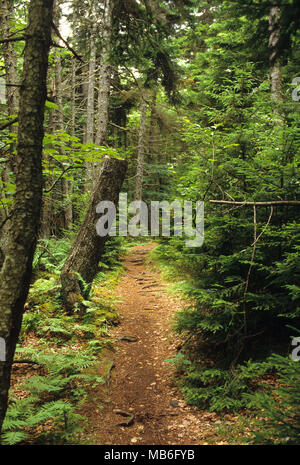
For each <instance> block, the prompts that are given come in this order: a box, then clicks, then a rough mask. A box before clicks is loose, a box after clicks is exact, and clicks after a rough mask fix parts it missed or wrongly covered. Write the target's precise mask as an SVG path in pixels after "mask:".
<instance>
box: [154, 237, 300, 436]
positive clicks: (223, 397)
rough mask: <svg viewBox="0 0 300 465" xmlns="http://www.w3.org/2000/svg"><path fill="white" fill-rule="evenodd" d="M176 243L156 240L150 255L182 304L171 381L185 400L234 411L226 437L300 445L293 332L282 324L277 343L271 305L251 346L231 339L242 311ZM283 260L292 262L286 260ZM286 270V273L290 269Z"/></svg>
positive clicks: (298, 366) (299, 370) (299, 375)
mask: <svg viewBox="0 0 300 465" xmlns="http://www.w3.org/2000/svg"><path fill="white" fill-rule="evenodd" d="M176 241H177V239H174V242H173V243H172V240H171V244H169V243H164V242H163V241H162V243H161V244H160V245H159V246H158V247H157V248H156V249H154V251H153V252H152V260H153V261H156V263H157V266H158V267H159V268H160V269H161V271H162V273H163V276H164V277H165V278H166V279H167V280H169V281H172V283H173V284H172V285H171V286H170V292H171V293H174V294H175V295H177V296H180V295H181V296H182V298H183V299H184V300H186V307H185V308H183V309H182V310H180V311H179V312H177V314H176V315H175V317H174V320H173V327H174V330H175V331H176V332H177V333H178V334H180V335H181V337H182V341H183V342H182V346H181V349H180V351H179V352H178V353H177V354H176V356H175V357H174V358H172V359H170V360H168V361H169V362H170V363H172V364H173V365H174V367H175V373H176V375H175V376H176V378H175V382H176V384H177V385H178V386H179V387H180V389H181V390H182V392H183V393H184V395H185V399H186V401H187V402H188V403H189V404H190V405H194V406H198V407H199V408H202V409H207V410H209V411H211V412H217V413H219V414H220V416H221V418H222V417H223V416H224V415H228V414H235V415H236V414H237V415H239V418H240V422H239V423H238V424H236V422H235V426H232V427H231V431H232V437H234V436H235V437H236V438H238V440H239V441H241V442H246V443H250V444H297V443H299V437H300V411H299V405H300V403H299V385H300V362H299V361H298V363H297V361H294V360H292V358H291V355H290V354H291V352H292V348H291V347H292V346H291V342H292V337H293V338H294V337H297V336H299V331H298V330H297V328H296V327H294V326H292V325H291V323H290V325H288V324H287V323H285V324H286V325H287V332H288V333H289V334H290V336H285V338H286V339H287V341H290V345H289V346H288V345H286V344H281V342H280V338H282V334H283V331H284V330H283V329H282V333H280V334H277V333H276V330H277V326H276V319H275V317H276V315H274V316H273V317H272V311H271V309H269V312H268V313H265V315H264V314H262V318H261V320H257V322H256V324H257V326H256V328H255V327H254V328H253V329H252V332H253V334H254V336H253V337H250V338H249V344H248V345H247V346H246V345H242V344H241V345H239V339H238V338H237V336H239V338H240V339H243V338H242V337H241V331H240V330H239V328H240V326H241V323H240V320H241V318H243V314H242V316H241V312H240V309H239V307H238V301H237V300H236V301H235V300H234V298H232V295H230V294H229V291H228V295H226V294H225V291H226V288H225V286H224V287H223V288H221V287H220V289H219V290H218V289H217V287H215V289H213V288H214V283H213V281H211V283H210V285H209V286H208V274H209V270H208V269H206V270H205V268H204V269H203V270H202V275H201V273H199V270H198V272H197V266H198V267H199V263H201V260H203V259H204V258H202V257H201V254H198V256H197V254H196V253H195V252H194V251H189V250H185V252H184V253H183V251H182V249H181V248H180V247H176V246H175V242H176ZM179 245H180V244H179ZM177 246H178V244H177ZM193 256H194V261H193ZM290 261H291V260H290ZM288 265H289V266H290V267H291V266H292V264H291V263H290V262H289V263H288ZM206 266H209V264H206ZM275 266H278V271H277V270H276V269H275V272H276V273H277V274H278V275H279V274H280V271H281V268H282V267H283V262H281V263H278V264H275ZM275 266H274V268H275ZM286 268H287V270H285V271H289V269H288V267H287V266H286ZM275 272H274V274H275ZM183 276H184V279H183V278H182V277H183ZM196 278H197V279H196ZM228 288H229V286H228ZM279 303H280V302H278V304H279ZM266 316H267V318H268V319H269V320H268V321H269V325H270V328H268V329H270V331H269V333H268V332H266V337H265V338H259V336H260V332H261V331H262V330H264V320H263V317H265V318H266ZM254 317H255V314H254V315H253V319H254ZM278 317H279V318H280V317H282V315H278ZM278 317H277V318H278ZM272 318H273V319H272ZM291 321H292V322H293V320H291ZM282 326H283V328H284V325H282ZM271 330H272V331H273V333H274V334H271ZM256 333H257V334H256ZM284 334H285V333H284ZM276 337H277V338H278V340H277V339H276ZM235 338H236V339H235ZM247 342H248V341H247ZM239 425H240V426H239ZM223 428H224V430H226V431H227V434H228V437H229V436H230V427H227V425H226V422H224V426H223ZM236 428H238V429H239V434H237V431H236V430H235V429H236ZM243 428H245V434H244V432H243ZM232 437H231V438H230V437H229V440H230V441H231V440H232Z"/></svg>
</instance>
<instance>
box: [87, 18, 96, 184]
mask: <svg viewBox="0 0 300 465" xmlns="http://www.w3.org/2000/svg"><path fill="white" fill-rule="evenodd" d="M95 72H96V25H95V23H94V24H93V25H92V30H91V42H90V60H89V77H88V95H87V108H86V112H87V117H86V136H85V143H86V144H93V143H94V131H95ZM92 179H93V163H90V162H88V163H87V164H86V189H87V190H89V189H90V185H91V182H92Z"/></svg>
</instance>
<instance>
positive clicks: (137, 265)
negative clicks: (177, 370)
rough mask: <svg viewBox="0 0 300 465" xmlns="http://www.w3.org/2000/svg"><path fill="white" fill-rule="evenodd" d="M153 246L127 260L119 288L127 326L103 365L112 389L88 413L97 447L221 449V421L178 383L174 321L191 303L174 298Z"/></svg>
mask: <svg viewBox="0 0 300 465" xmlns="http://www.w3.org/2000/svg"><path fill="white" fill-rule="evenodd" d="M153 247H154V244H148V245H142V246H136V247H134V248H133V249H132V250H131V251H130V252H129V254H128V255H127V256H126V258H125V259H124V260H123V265H124V268H125V270H126V275H125V276H124V277H123V279H122V281H121V282H120V284H119V286H118V288H117V289H116V295H117V297H118V298H119V299H120V301H121V302H120V304H119V317H120V324H119V325H118V326H117V327H116V328H114V329H113V330H112V334H113V336H114V337H115V339H116V341H117V342H116V344H115V345H114V350H110V351H106V354H105V357H104V361H103V364H104V365H105V366H106V369H105V370H106V376H107V374H109V376H108V378H109V383H106V385H100V386H99V387H97V388H95V389H94V390H93V393H91V394H90V399H91V398H92V399H93V400H90V401H89V405H88V406H87V407H88V408H87V409H86V408H85V414H86V415H87V417H88V422H89V427H88V430H89V442H90V443H93V444H109V445H128V444H146V445H168V444H170V445H177V444H178V445H179V444H205V443H206V444H207V441H208V439H209V438H211V440H210V443H216V442H215V441H214V439H213V438H214V437H215V436H216V434H215V427H214V422H216V421H218V417H217V415H216V414H214V413H209V412H203V411H199V410H198V409H197V408H194V407H190V406H188V405H187V404H186V403H185V402H184V400H183V398H182V394H181V393H180V392H179V391H178V390H177V389H176V388H175V387H174V385H173V382H172V377H173V374H174V369H173V368H172V366H171V365H170V364H169V363H168V362H166V359H169V358H172V357H173V356H174V355H175V354H176V345H177V344H178V341H177V342H176V336H175V335H174V333H173V331H172V329H171V319H172V316H173V315H174V314H175V313H176V312H177V311H178V310H179V309H180V308H181V307H182V306H183V302H180V301H179V300H173V299H171V298H170V296H168V294H167V292H166V290H165V287H166V284H165V283H163V282H162V279H161V278H160V276H159V275H158V274H157V272H156V271H153V270H152V269H151V268H150V267H149V266H147V265H146V264H145V260H146V257H147V254H148V252H150V250H151V249H152V248H153ZM112 363H113V364H114V365H113V368H112ZM104 365H103V367H104ZM103 367H102V371H103V370H104V368H103ZM102 375H103V373H102ZM108 384H109V386H108ZM100 405H102V407H100V408H99V406H100ZM122 412H125V413H128V414H129V415H130V416H122ZM124 415H125V414H124ZM124 422H129V425H128V426H124V425H120V423H124Z"/></svg>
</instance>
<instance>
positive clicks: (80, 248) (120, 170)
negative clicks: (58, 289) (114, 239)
mask: <svg viewBox="0 0 300 465" xmlns="http://www.w3.org/2000/svg"><path fill="white" fill-rule="evenodd" d="M126 170H127V162H126V161H125V160H119V159H117V158H109V157H105V159H104V160H103V162H102V163H101V167H100V174H99V177H98V180H97V183H96V186H95V188H94V190H93V192H92V195H91V201H90V206H89V209H88V211H87V214H86V216H85V219H84V221H83V223H82V225H81V228H80V229H79V231H78V234H77V236H76V239H75V242H74V244H73V247H72V249H71V251H70V253H69V256H68V257H67V259H66V261H65V264H64V267H63V269H62V273H61V284H62V299H63V304H64V307H65V310H66V311H67V313H69V314H71V313H73V311H74V309H75V308H76V306H77V307H78V308H81V309H82V305H81V301H82V295H81V288H80V278H79V277H78V274H79V275H80V276H81V278H82V279H83V280H84V281H85V282H86V283H88V284H91V283H92V281H93V279H94V277H95V275H96V274H97V271H98V264H99V261H100V260H101V257H102V255H103V252H104V246H105V242H106V239H107V236H104V237H101V236H99V235H98V234H97V231H96V223H97V220H98V219H99V214H98V213H97V212H96V207H97V205H98V203H99V202H100V201H110V202H113V203H114V205H115V206H117V203H118V199H119V193H120V190H121V187H122V184H123V181H124V179H125V174H126Z"/></svg>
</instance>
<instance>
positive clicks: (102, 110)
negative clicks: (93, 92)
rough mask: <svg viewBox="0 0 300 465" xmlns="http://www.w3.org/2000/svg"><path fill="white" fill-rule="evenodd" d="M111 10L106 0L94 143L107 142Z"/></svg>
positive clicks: (110, 1) (111, 0)
mask: <svg viewBox="0 0 300 465" xmlns="http://www.w3.org/2000/svg"><path fill="white" fill-rule="evenodd" d="M112 12H113V0H106V1H105V4H104V13H103V23H102V52H101V63H100V73H99V90H98V106H97V115H98V118H97V129H96V137H95V144H96V145H106V144H107V132H108V121H109V98H110V83H111V69H110V53H111V34H112ZM97 171H98V170H97V169H96V167H94V176H93V186H94V187H95V184H96V182H97V177H98V174H97Z"/></svg>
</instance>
